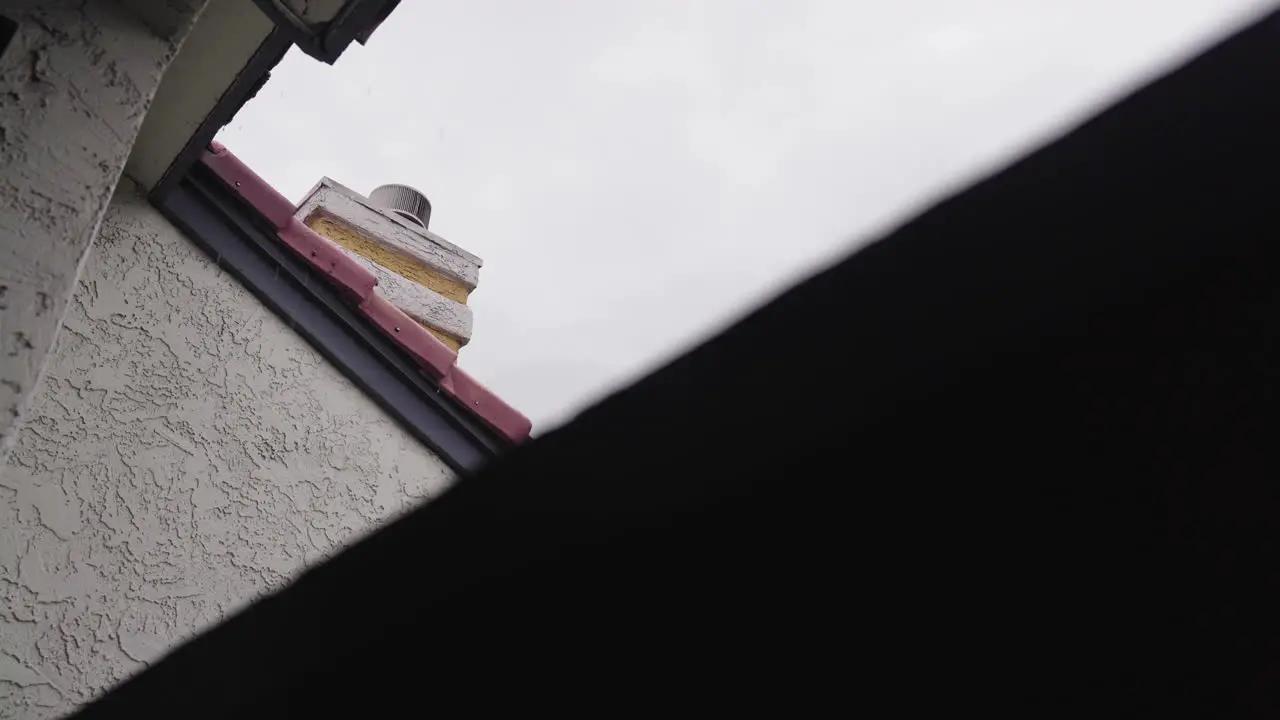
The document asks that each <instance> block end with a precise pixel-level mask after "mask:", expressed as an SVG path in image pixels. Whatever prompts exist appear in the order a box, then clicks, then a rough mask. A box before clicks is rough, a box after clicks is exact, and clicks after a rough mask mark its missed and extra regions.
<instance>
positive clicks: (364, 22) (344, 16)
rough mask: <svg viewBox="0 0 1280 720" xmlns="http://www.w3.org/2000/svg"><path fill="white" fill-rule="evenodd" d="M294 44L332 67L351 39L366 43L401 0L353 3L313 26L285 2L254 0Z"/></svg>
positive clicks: (357, 0)
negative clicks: (335, 15)
mask: <svg viewBox="0 0 1280 720" xmlns="http://www.w3.org/2000/svg"><path fill="white" fill-rule="evenodd" d="M254 2H255V3H256V4H257V5H258V8H259V9H260V10H262V12H263V13H264V14H265V15H266V16H267V17H268V18H270V19H271V22H273V23H275V25H276V28H277V29H278V30H280V31H281V32H282V33H283V34H284V35H285V36H286V37H288V39H289V40H290V42H292V43H293V44H295V45H297V46H298V48H299V49H300V50H302V51H303V52H305V53H306V54H308V55H310V56H311V57H313V58H315V59H317V60H320V61H323V62H326V63H328V64H330V65H332V64H333V63H334V62H336V61H337V59H338V58H339V57H341V56H342V53H343V52H345V51H346V49H347V46H348V45H350V44H351V41H352V40H356V41H358V42H360V43H361V44H363V43H364V42H365V41H367V40H368V39H369V34H370V33H372V32H373V30H374V28H376V27H377V26H378V25H379V24H381V23H382V21H383V20H385V19H386V18H387V16H388V15H390V14H391V11H392V10H394V9H395V7H396V5H398V4H399V2H400V0H350V1H349V2H348V3H347V4H346V5H344V6H343V8H342V10H341V11H339V13H338V15H337V17H335V18H334V19H333V20H330V21H329V22H327V23H322V24H312V23H308V22H307V21H306V20H304V19H302V18H300V17H298V15H297V14H296V13H294V12H293V10H291V9H289V7H288V6H287V5H285V4H284V2H282V0H254Z"/></svg>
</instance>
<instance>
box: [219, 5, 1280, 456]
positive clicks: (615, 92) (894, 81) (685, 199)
mask: <svg viewBox="0 0 1280 720" xmlns="http://www.w3.org/2000/svg"><path fill="white" fill-rule="evenodd" d="M1272 5H1273V2H1271V1H1270V0H898V1H897V2H870V1H869V0H868V1H865V2H850V1H849V0H844V1H841V0H832V1H830V2H821V1H818V0H812V1H806V0H773V1H772V2H747V1H745V0H736V1H732V0H730V1H722V2H694V1H692V0H670V1H665V2H655V1H653V0H647V1H646V2H642V3H640V2H624V1H621V0H618V1H614V0H583V1H580V2H553V1H551V0H539V1H538V2H522V1H520V0H432V1H431V2H420V1H419V0H407V1H406V2H402V3H401V4H400V7H399V8H398V9H397V10H396V11H395V12H394V13H393V14H392V16H391V18H390V20H389V21H388V22H387V23H386V24H384V25H383V26H382V27H381V28H379V29H378V31H377V32H376V33H375V34H374V36H373V38H372V40H371V41H370V43H369V45H368V46H367V47H363V48H362V47H359V46H355V45H353V46H352V48H351V49H350V50H348V51H347V53H346V54H345V55H344V56H343V57H342V59H341V60H339V61H338V64H337V65H336V66H334V67H329V66H326V65H323V64H321V63H318V62H315V61H313V60H311V59H310V58H307V57H306V56H304V55H302V54H301V53H297V52H291V53H290V55H289V56H288V57H287V58H285V60H284V62H283V63H282V64H281V65H280V67H279V68H278V69H277V70H276V71H275V72H274V73H273V74H272V77H271V81H270V82H269V83H268V84H267V86H266V87H265V88H264V89H263V91H262V92H261V93H260V94H259V96H258V97H257V98H256V99H255V100H253V101H252V102H251V103H249V105H247V106H246V108H245V109H244V110H243V111H242V112H241V113H240V114H239V115H238V116H237V118H236V119H235V121H234V122H233V123H232V124H231V125H230V126H229V127H228V128H227V129H226V130H224V132H223V134H222V136H221V140H222V141H223V142H225V143H226V144H227V145H228V147H230V148H231V149H232V151H234V152H235V153H236V154H237V155H239V156H240V157H241V158H242V159H244V160H245V161H246V162H247V163H248V164H249V165H250V166H251V167H253V168H254V169H255V170H257V171H258V173H259V174H261V175H263V176H264V177H265V178H267V179H268V180H269V181H271V182H272V183H273V184H274V185H275V186H276V187H277V188H278V189H280V190H281V191H282V192H284V193H285V194H286V195H287V196H289V197H290V198H292V199H293V200H295V201H297V200H299V199H301V198H302V196H303V195H304V194H305V193H306V191H307V190H308V189H309V188H310V187H311V186H312V185H313V184H314V183H315V182H316V181H317V180H318V179H319V178H320V177H321V176H322V175H328V176H330V177H332V178H334V179H335V180H337V181H338V182H341V183H343V184H345V185H348V186H350V187H352V188H354V189H356V190H358V191H360V192H364V193H368V192H369V191H370V190H371V189H373V187H375V186H377V185H379V184H382V183H387V182H401V183H406V184H409V185H413V186H415V187H417V188H419V189H421V190H423V191H424V192H426V193H427V195H428V196H429V197H430V198H431V201H432V205H433V206H434V209H433V214H432V218H431V227H432V229H433V230H434V231H436V232H437V233H440V234H441V235H443V236H444V237H445V238H447V239H449V240H450V241H452V242H454V243H456V244H458V245H461V246H462V247H465V248H467V249H468V250H470V251H472V252H474V253H476V254H477V255H479V256H481V257H482V258H484V260H485V265H484V267H483V269H482V270H481V274H480V286H479V289H478V290H477V291H476V292H475V294H474V295H473V296H472V300H471V305H472V307H473V308H474V311H475V318H476V320H475V330H474V337H473V340H472V342H471V344H470V345H468V346H467V347H466V348H464V349H463V351H462V354H461V359H460V363H461V365H462V366H463V367H464V368H466V369H467V370H468V371H469V372H471V373H472V374H474V375H475V376H476V377H478V378H479V379H480V380H481V381H482V382H484V383H485V384H487V385H489V386H490V387H491V388H492V389H494V390H495V391H497V392H499V393H500V394H501V395H502V396H503V397H504V398H505V399H507V400H508V401H509V402H511V403H512V404H514V405H515V406H516V407H518V408H520V409H521V410H523V411H524V412H525V413H527V414H528V415H529V416H530V417H532V418H533V420H534V423H535V431H545V430H547V429H549V428H550V427H552V426H553V425H555V424H558V423H559V422H563V421H564V420H567V419H568V418H569V417H572V414H573V413H574V412H576V411H577V410H578V409H581V408H582V407H583V406H584V405H586V404H589V403H590V402H591V401H593V400H594V399H596V398H599V397H601V396H602V394H604V393H607V392H608V390H609V389H610V388H612V387H615V386H617V384H619V383H624V382H626V381H628V380H630V379H633V378H635V377H637V376H638V375H640V374H642V373H644V372H645V371H647V370H649V369H651V368H653V367H654V366H655V365H657V364H658V363H661V362H662V361H664V360H665V359H668V358H670V357H672V356H673V355H674V354H676V353H678V352H680V351H681V350H683V349H685V348H687V347H689V346H690V345H692V344H693V343H695V342H697V341H698V340H699V339H701V338H703V337H705V336H706V334H707V333H709V332H713V331H714V330H716V329H717V328H720V327H723V326H724V325H726V324H727V323H728V322H730V321H732V320H733V319H735V318H737V317H739V316H741V315H742V314H744V313H746V312H747V311H749V310H750V309H751V308H752V307H754V306H756V305H758V304H759V303H761V302H763V301H764V300H766V299H768V297H769V296H771V295H772V294H774V293H776V292H777V291H779V290H781V289H782V288H784V287H786V286H787V285H789V284H790V283H791V282H794V281H795V280H796V279H798V278H799V277H802V276H803V275H804V274H806V273H808V272H811V271H812V270H814V269H816V268H818V267H820V266H821V265H823V264H825V263H829V262H830V261H831V260H833V259H835V258H837V257H839V256H841V255H843V254H845V253H847V252H849V251H850V250H851V249H854V248H856V247H857V246H858V245H859V244H860V243H863V242H866V241H867V240H870V239H872V238H874V237H875V236H876V234H877V233H879V232H882V231H884V230H885V229H888V228H889V227H891V226H892V224H893V223H894V222H896V221H898V220H901V219H904V217H905V216H906V215H908V214H910V213H911V212H913V211H914V210H917V209H919V208H920V207H921V206H922V205H925V204H927V203H929V202H930V201H932V200H933V199H936V198H937V197H938V196H939V195H940V194H942V193H945V192H946V191H947V190H948V189H951V188H954V187H955V186H956V185H957V184H958V183H963V182H964V181H965V180H967V179H969V178H971V177H973V176H974V175H975V174H980V173H982V172H984V171H986V170H989V169H991V168H993V167H996V166H998V165H999V164H1000V163H1001V162H1003V161H1004V160H1007V159H1009V158H1010V157H1011V156H1013V155H1016V154H1017V153H1018V152H1019V151H1021V150H1023V149H1025V148H1026V147H1028V145H1030V144H1034V143H1036V142H1038V141H1040V140H1042V139H1045V138H1048V137H1051V136H1052V135H1053V134H1054V133H1055V132H1058V131H1059V130H1061V129H1062V128H1064V127H1067V126H1069V125H1070V123H1071V122H1073V121H1074V120H1076V119H1079V118H1081V117H1082V116H1084V115H1087V114H1088V113H1089V112H1090V111H1091V110H1093V109H1095V108H1096V107H1098V106H1099V105H1100V104H1103V103H1105V102H1106V101H1107V100H1108V99H1109V98H1111V97H1113V96H1114V95H1115V94H1116V93H1118V92H1122V91H1123V90H1124V89H1126V88H1128V87H1131V86H1133V85H1134V84H1136V83H1140V82H1141V81H1142V80H1143V79H1145V78H1147V77H1149V76H1150V74H1151V73H1153V72H1157V71H1158V70H1159V69H1160V68H1162V67H1164V66H1165V65H1166V64H1167V63H1169V62H1171V61H1172V60H1174V59H1176V58H1179V57H1182V56H1184V55H1186V54H1187V53H1189V52H1191V51H1192V50H1194V49H1195V48H1197V47H1200V46H1201V45H1203V44H1204V43H1207V42H1209V41H1211V40H1212V39H1214V38H1216V37H1219V36H1220V35H1221V34H1222V33H1224V32H1226V31H1227V30H1229V29H1231V28H1232V27H1235V26H1236V25H1238V24H1240V23H1242V22H1244V21H1246V20H1247V19H1248V18H1249V17H1250V16H1252V15H1254V14H1256V13H1258V12H1259V11H1261V10H1264V9H1266V8H1268V7H1270V6H1272ZM1028 241H1029V242H1034V238H1028ZM832 331H833V332H838V331H839V327H838V322H836V321H835V320H834V319H833V323H832ZM777 342H778V343H780V344H783V345H786V344H787V343H788V342H789V339H788V338H787V337H786V336H785V335H784V336H780V337H778V338H777ZM796 361H797V362H799V363H803V362H804V359H803V358H796Z"/></svg>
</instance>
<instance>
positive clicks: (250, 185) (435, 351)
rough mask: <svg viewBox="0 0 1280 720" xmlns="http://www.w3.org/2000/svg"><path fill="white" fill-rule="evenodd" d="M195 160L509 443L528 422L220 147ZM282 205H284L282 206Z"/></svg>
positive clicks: (524, 435) (527, 429)
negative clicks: (296, 217)
mask: <svg viewBox="0 0 1280 720" xmlns="http://www.w3.org/2000/svg"><path fill="white" fill-rule="evenodd" d="M200 162H201V164H203V165H204V166H205V167H207V168H208V169H209V170H210V171H212V172H213V174H214V175H216V176H217V177H218V178H220V179H221V180H222V181H223V183H225V184H226V185H227V187H228V188H229V189H230V190H231V191H232V192H234V193H235V194H236V195H238V196H239V197H240V198H241V199H242V200H244V201H245V202H246V203H247V204H249V205H250V206H252V207H253V208H254V209H255V210H257V211H258V213H259V214H261V215H262V216H263V218H264V219H266V220H267V221H268V222H270V223H271V225H272V227H274V228H275V231H276V232H275V238H276V240H277V241H279V242H280V243H281V244H282V245H285V246H287V247H289V248H290V249H291V250H292V251H293V252H294V253H295V254H296V255H298V256H299V257H300V258H302V259H303V260H304V261H305V262H307V263H309V264H310V265H311V266H312V267H314V268H315V269H316V270H317V271H319V273H320V274H321V275H322V276H323V277H325V278H327V279H328V281H329V283H330V284H332V285H333V286H335V287H337V288H339V289H340V290H342V291H343V294H344V295H345V296H346V297H347V298H348V302H349V303H350V304H351V306H352V307H353V308H354V309H356V311H357V312H359V313H360V314H362V315H364V317H365V318H366V319H367V320H368V321H369V322H370V323H371V324H372V325H374V326H375V327H378V328H379V329H380V330H382V332H383V333H384V334H385V335H386V336H387V337H388V338H390V339H391V340H392V341H394V342H395V343H396V344H398V345H399V346H400V347H401V348H403V349H404V350H405V351H406V352H407V353H408V354H409V355H410V356H411V357H413V358H414V360H415V361H416V362H417V364H418V365H419V367H421V368H422V370H423V371H424V372H425V373H426V374H427V375H428V376H429V377H431V378H433V379H434V380H436V381H437V382H438V383H439V387H440V390H441V391H442V392H443V393H445V394H447V395H449V396H450V397H452V398H453V399H454V400H455V401H457V402H458V404H460V405H462V406H464V407H466V409H467V411H468V412H470V413H471V414H472V415H474V416H476V417H477V418H479V419H480V420H481V421H482V422H484V424H485V425H487V426H489V427H490V428H491V429H493V430H494V431H495V432H497V433H498V434H499V435H501V436H502V437H504V438H505V439H507V440H508V441H510V442H512V443H521V442H524V441H525V440H527V439H528V438H529V435H530V433H531V432H532V430H533V423H532V421H530V420H529V418H528V417H526V416H525V415H524V414H523V413H521V412H520V411H519V410H516V409H515V408H514V407H512V406H511V405H509V404H508V403H507V402H506V401H504V400H502V398H500V397H498V396H497V395H496V394H494V393H493V391H491V390H489V389H488V388H486V387H485V386H484V385H482V384H480V383H479V382H478V381H476V380H475V379H474V378H472V377H471V376H470V375H469V374H467V373H466V372H464V371H463V370H462V369H460V368H459V367H458V365H457V362H458V355H457V353H455V352H454V351H453V350H451V349H450V348H449V346H447V345H445V344H444V343H443V342H441V341H440V340H439V339H437V338H436V337H435V336H434V335H432V334H431V333H430V332H428V331H427V330H426V328H424V327H422V326H421V325H419V324H418V323H417V322H416V321H414V320H413V319H412V318H410V317H409V315H408V314H407V313H405V312H404V311H403V310H401V309H400V308H398V307H396V306H395V305H394V304H392V303H391V302H390V301H388V300H387V299H386V298H385V297H384V296H383V295H382V294H381V293H379V292H378V290H377V282H378V281H377V278H376V277H374V276H373V275H372V273H370V272H369V270H368V269H367V268H365V267H364V266H362V265H360V263H358V262H357V261H355V260H354V259H352V258H351V257H350V256H348V255H346V254H345V253H342V252H340V251H339V249H338V246H337V245H335V244H334V243H332V242H331V241H329V240H328V239H327V238H325V237H323V236H321V235H320V234H319V233H316V232H315V231H313V230H311V229H310V228H308V227H306V226H305V225H303V224H302V223H301V222H299V221H297V220H296V219H295V218H294V217H293V211H294V207H293V205H292V203H289V202H288V201H287V200H285V199H284V196H283V195H281V194H280V193H279V192H278V191H277V190H276V189H275V188H273V187H272V186H271V185H270V184H269V183H267V182H266V181H265V180H263V179H262V178H261V177H260V176H259V175H258V174H257V173H255V172H253V171H252V170H250V169H249V167H248V166H247V165H245V164H244V162H243V161H241V160H240V159H239V158H238V157H236V156H235V155H234V154H232V153H231V151H230V150H228V149H227V148H226V146H224V145H222V144H221V143H218V142H213V143H210V145H209V149H207V150H205V151H204V152H203V153H201V156H200ZM286 205H287V209H286Z"/></svg>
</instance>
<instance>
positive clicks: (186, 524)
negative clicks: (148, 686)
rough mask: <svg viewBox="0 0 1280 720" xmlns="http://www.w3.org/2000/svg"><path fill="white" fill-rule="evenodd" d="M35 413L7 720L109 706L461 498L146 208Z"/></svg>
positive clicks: (103, 270) (99, 249)
mask: <svg viewBox="0 0 1280 720" xmlns="http://www.w3.org/2000/svg"><path fill="white" fill-rule="evenodd" d="M122 187H123V186H122ZM31 410H32V412H31V418H30V420H29V421H28V422H27V423H26V424H25V425H24V426H23V428H22V429H21V430H20V431H19V437H18V438H17V442H16V444H15V447H14V448H13V450H12V451H11V453H10V456H9V457H8V458H7V460H6V464H5V466H3V467H0V717H3V718H9V717H23V718H29V717H45V716H49V715H51V714H56V713H58V712H61V711H65V710H66V709H68V708H69V707H71V706H72V705H74V704H76V703H80V702H83V701H85V700H87V699H89V698H90V697H92V696H93V695H94V694H96V693H98V692H100V691H101V690H103V689H104V688H106V687H108V686H109V685H111V684H112V683H114V682H115V681H117V680H119V679H121V678H123V677H125V676H126V675H128V674H130V673H132V672H135V671H137V670H139V669H141V668H142V667H143V666H144V664H145V663H146V662H148V661H149V660H152V659H154V658H156V657H157V656H158V655H159V654H160V653H161V652H162V651H163V650H164V649H165V648H167V647H169V646H171V645H172V644H173V643H174V642H175V641H177V640H179V639H181V638H183V637H186V636H188V635H189V634H190V633H192V632H193V631H195V630H197V629H199V628H202V627H204V626H206V625H208V624H209V623H212V622H214V621H216V620H217V619H219V618H220V617H223V616H224V614H226V613H227V612H228V611H230V610H232V609H233V608H236V607H237V606H239V605H240V604H241V603H243V602H245V601H247V600H249V599H251V598H253V597H255V596H257V595H259V594H261V593H264V592H266V591H268V590H270V589H272V588H275V587H278V586H279V585H280V584H281V583H283V582H285V581H286V580H287V579H288V578H290V577H291V576H293V575H294V574H295V573H297V572H298V571H299V569H300V568H302V567H303V566H304V565H306V564H308V563H312V562H314V561H315V560H317V559H318V558H320V557H322V556H323V555H324V554H325V553H328V552H331V551H332V550H333V549H335V548H336V547H338V546H339V545H340V544H341V543H343V542H344V541H348V540H350V539H352V538H353V537H354V536H357V535H359V534H361V533H362V532H364V531H366V530H367V529H369V528H370V527H371V526H373V525H374V524H375V523H377V522H378V521H379V520H381V519H385V518H387V517H389V516H391V515H393V514H395V513H397V512H399V511H401V510H403V509H405V508H406V507H407V506H409V505H411V504H413V503H416V502H419V501H421V500H422V499H424V498H426V497H428V496H430V495H432V494H433V493H435V492H438V491H439V490H441V489H442V488H443V487H444V486H445V485H446V484H447V483H448V482H449V480H450V478H451V475H450V473H449V471H448V470H447V469H446V468H445V466H444V465H443V464H442V463H441V462H440V461H439V459H438V458H436V457H435V456H434V455H432V453H431V452H430V451H428V450H426V449H425V448H423V447H422V446H421V445H419V444H418V443H417V442H416V441H415V440H413V439H412V438H411V437H410V436H409V435H407V434H406V433H405V432H404V431H403V430H402V429H401V428H400V427H399V426H398V425H396V424H395V423H394V422H393V421H392V420H391V419H390V418H388V417H387V416H386V415H384V414H383V412H382V411H381V410H380V409H379V408H378V407H377V406H376V405H374V404H373V402H372V401H370V400H369V399H368V398H367V397H366V396H365V395H363V394H362V393H361V392H360V391H359V390H358V389H357V388H356V387H355V386H354V385H352V384H351V383H350V382H349V381H348V380H347V379H346V378H344V377H343V376H342V375H341V374H339V373H338V371H337V370H335V369H334V368H333V367H332V366H330V365H328V364H327V362H326V361H325V360H324V359H323V358H322V357H321V356H320V355H319V354H318V353H317V352H315V351H314V350H313V349H312V348H311V347H310V346H309V345H307V344H306V342H305V341H303V340H302V339H301V338H299V337H298V336H297V335H296V334H295V333H293V331H291V330H289V328H288V327H287V326H286V325H285V324H284V323H283V322H282V321H280V320H279V319H278V318H277V317H276V316H275V315H274V314H272V312H271V311H270V310H269V309H267V308H266V307H264V306H263V305H261V304H260V303H259V302H258V301H257V300H256V299H255V298H254V297H253V296H252V295H250V294H249V293H248V291H246V290H245V289H244V288H242V287H241V286H240V285H239V284H237V282H236V281H235V280H234V279H232V278H231V277H230V276H228V275H225V274H224V273H222V272H221V271H220V270H219V269H218V268H217V267H216V266H215V265H213V264H212V262H211V261H210V260H208V259H207V258H206V257H205V256H204V255H203V254H202V253H201V252H200V251H199V250H198V249H197V248H196V247H195V246H194V245H192V244H191V243H190V242H189V241H188V240H186V239H185V238H184V237H182V236H181V235H180V234H179V233H178V231H177V230H176V229H174V228H173V227H172V226H170V225H169V224H168V223H167V222H165V221H164V220H163V219H162V218H160V216H159V215H158V214H157V213H156V212H155V211H154V210H153V209H152V208H150V207H149V206H148V205H146V203H145V202H144V201H143V200H142V199H140V198H139V197H138V196H137V194H136V190H134V189H133V188H131V187H130V188H128V189H127V190H124V189H122V191H121V192H119V193H117V196H116V198H115V200H114V201H113V203H112V206H111V209H110V210H109V211H108V213H107V217H106V219H105V220H104V222H103V226H102V231H101V236H100V238H99V239H98V240H97V241H96V242H95V243H94V247H93V250H92V251H91V253H90V255H89V258H88V260H87V262H86V266H85V270H84V273H83V274H82V277H81V279H80V281H79V284H78V289H77V291H76V293H75V296H74V299H73V301H72V303H71V306H70V308H69V310H68V312H67V316H66V321H65V326H64V329H63V332H62V334H61V336H60V337H59V339H58V341H57V343H56V345H55V349H54V352H53V353H52V355H51V357H50V361H49V363H48V366H47V368H46V374H45V377H44V379H43V380H42V382H41V385H40V387H39V388H38V390H37V395H36V397H35V398H34V400H33V405H32V408H31Z"/></svg>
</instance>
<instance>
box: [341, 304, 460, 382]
mask: <svg viewBox="0 0 1280 720" xmlns="http://www.w3.org/2000/svg"><path fill="white" fill-rule="evenodd" d="M360 312H361V313H363V314H364V316H365V317H367V318H369V319H370V320H372V321H373V324H374V325H377V326H378V328H379V329H381V330H382V332H384V333H386V334H387V335H390V336H391V337H392V338H394V339H395V341H396V342H398V343H400V345H401V346H402V347H403V348H404V349H405V350H408V351H409V354H410V355H412V356H413V357H414V359H415V360H417V361H418V364H419V365H421V366H422V367H423V369H424V370H426V371H427V372H428V373H429V374H430V375H431V377H433V378H435V379H437V380H440V379H442V378H444V377H445V376H447V375H448V374H449V373H450V371H452V370H453V368H454V365H456V364H457V362H458V355H457V353H455V352H454V351H452V350H450V349H449V346H447V345H445V344H444V343H442V342H440V340H439V339H437V338H436V336H435V335H432V334H431V333H429V332H427V329H426V328H424V327H422V326H421V325H419V324H418V323H416V322H414V320H413V319H412V318H410V317H409V316H408V315H406V314H405V312H404V311H403V310H401V309H400V308H398V307H396V306H395V305H393V304H391V301H390V300H388V299H386V298H384V297H382V296H381V295H378V294H376V293H375V294H373V295H370V296H369V297H368V298H366V299H365V301H364V302H362V303H360Z"/></svg>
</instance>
